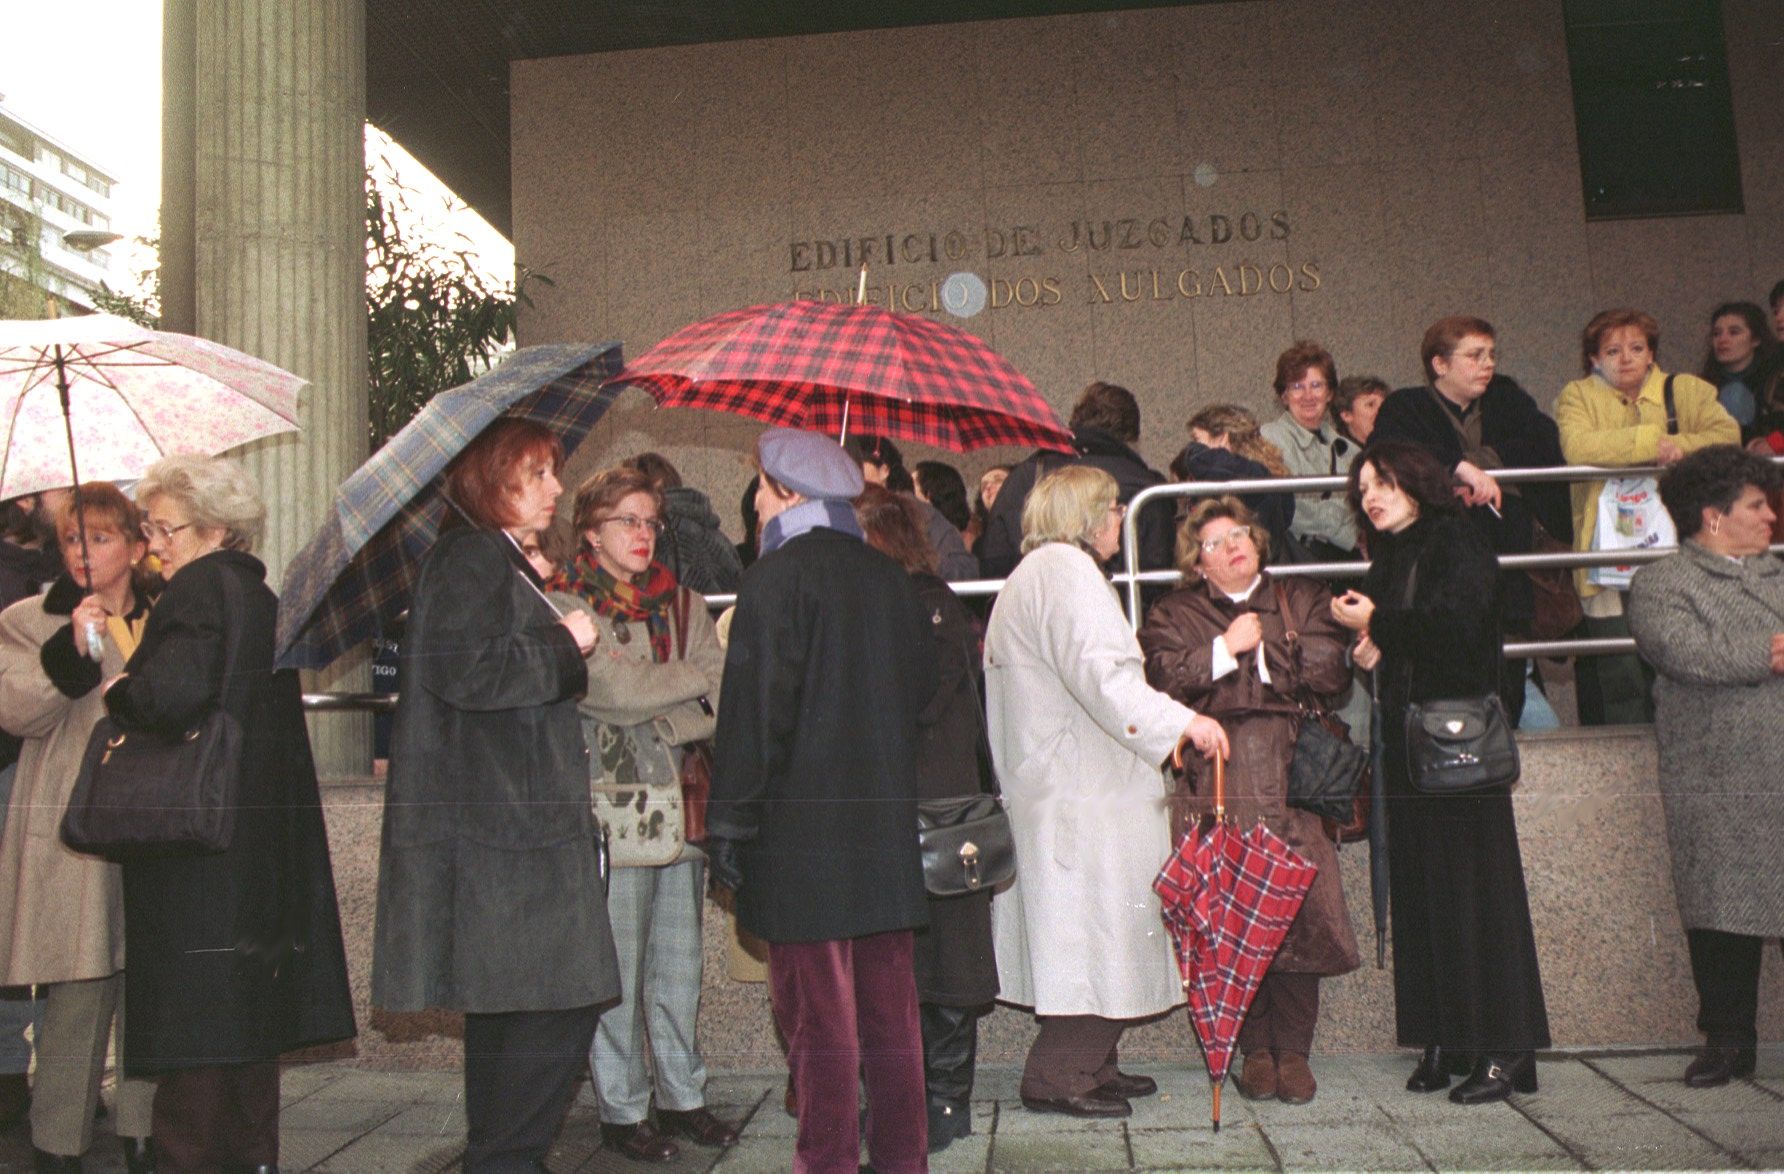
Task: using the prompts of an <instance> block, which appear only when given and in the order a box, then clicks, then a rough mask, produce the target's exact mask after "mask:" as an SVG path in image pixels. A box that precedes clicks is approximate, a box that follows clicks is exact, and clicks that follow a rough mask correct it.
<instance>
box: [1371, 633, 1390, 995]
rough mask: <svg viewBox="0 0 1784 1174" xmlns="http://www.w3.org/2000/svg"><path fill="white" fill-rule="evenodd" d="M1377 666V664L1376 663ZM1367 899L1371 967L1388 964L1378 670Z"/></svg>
mask: <svg viewBox="0 0 1784 1174" xmlns="http://www.w3.org/2000/svg"><path fill="white" fill-rule="evenodd" d="M1377 667H1378V669H1379V666H1377ZM1369 702H1370V704H1369V757H1370V758H1371V759H1372V762H1371V764H1370V765H1371V766H1372V767H1373V769H1372V770H1371V771H1370V772H1369V903H1370V905H1371V906H1372V907H1373V911H1374V913H1375V969H1377V970H1385V969H1387V965H1388V780H1387V774H1386V772H1385V770H1384V769H1383V761H1384V759H1383V753H1382V744H1381V741H1382V728H1383V721H1382V716H1381V673H1380V672H1379V671H1377V672H1372V673H1370V674H1369Z"/></svg>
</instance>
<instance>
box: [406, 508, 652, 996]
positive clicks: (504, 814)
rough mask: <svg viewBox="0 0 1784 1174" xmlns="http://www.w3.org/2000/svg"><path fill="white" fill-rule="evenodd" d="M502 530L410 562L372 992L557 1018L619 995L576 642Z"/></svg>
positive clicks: (466, 532) (453, 533)
mask: <svg viewBox="0 0 1784 1174" xmlns="http://www.w3.org/2000/svg"><path fill="white" fill-rule="evenodd" d="M522 568H523V564H521V563H520V562H519V553H518V551H517V549H516V548H515V546H514V544H513V543H512V542H511V541H510V540H509V539H508V538H507V536H505V535H503V534H501V533H499V532H495V531H490V530H480V529H470V528H461V529H457V530H450V531H448V532H447V533H445V534H443V535H441V537H440V540H439V541H438V542H436V543H435V544H434V548H433V550H432V551H431V552H429V554H428V557H427V561H426V562H425V563H424V564H423V565H422V568H421V577H420V579H419V580H418V581H417V583H416V585H415V602H414V604H413V606H412V607H411V608H410V612H409V626H408V628H407V629H406V630H405V631H404V634H403V648H402V666H401V677H402V683H403V687H402V693H401V699H400V701H399V702H398V705H397V710H396V721H395V724H394V726H393V728H392V730H391V748H390V782H389V786H388V788H387V789H386V792H385V800H384V838H383V847H382V851H381V852H380V855H379V859H378V924H377V931H376V937H375V942H374V947H373V956H372V1002H373V1004H374V1005H375V1006H378V1007H383V1008H385V1009H386V1010H391V1011H418V1010H421V1009H423V1008H426V1007H443V1008H447V1009H450V1010H456V1011H474V1012H483V1013H488V1012H500V1011H557V1010H565V1009H568V1008H572V1007H586V1006H590V1005H592V1004H595V1003H601V1002H605V1001H606V1000H608V999H611V998H615V997H617V996H618V995H619V967H618V964H617V962H616V961H615V959H614V952H613V934H612V931H611V929H610V928H609V926H608V922H607V898H606V892H605V890H604V889H603V887H602V885H601V878H600V875H599V873H598V871H597V868H596V857H595V824H594V816H593V813H592V812H591V811H590V808H589V760H588V750H587V748H586V747H585V746H584V745H583V741H582V722H581V720H580V719H579V718H578V717H577V714H576V701H577V698H578V697H580V696H581V695H582V693H583V690H584V687H585V686H586V684H587V682H588V673H587V670H586V669H585V668H584V667H583V660H582V653H581V652H580V651H579V650H578V649H577V647H576V641H575V639H574V638H572V637H571V635H570V634H569V632H567V631H566V630H565V629H564V627H563V625H562V624H560V623H559V622H558V615H557V613H556V612H555V611H554V610H553V609H552V608H551V606H550V605H549V604H547V603H546V602H545V600H544V599H543V598H541V597H540V596H539V594H538V593H537V592H536V591H534V590H533V588H532V587H531V586H530V585H529V583H528V581H527V579H526V578H523V575H526V574H528V573H529V571H528V570H523V569H522Z"/></svg>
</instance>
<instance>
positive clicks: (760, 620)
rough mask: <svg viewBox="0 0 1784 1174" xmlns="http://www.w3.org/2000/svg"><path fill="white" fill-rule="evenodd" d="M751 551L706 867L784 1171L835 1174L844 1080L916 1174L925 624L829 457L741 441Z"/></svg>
mask: <svg viewBox="0 0 1784 1174" xmlns="http://www.w3.org/2000/svg"><path fill="white" fill-rule="evenodd" d="M757 454H758V457H759V460H760V464H761V469H762V480H761V487H760V489H759V490H758V491H757V494H756V507H757V509H758V511H759V512H760V516H761V519H762V530H761V554H760V556H759V557H758V558H757V559H756V561H755V563H753V564H752V565H751V566H750V568H749V570H748V571H746V572H745V573H744V577H743V587H742V589H741V591H740V592H739V594H738V597H737V612H736V615H735V617H734V618H733V619H732V621H731V629H730V644H729V647H728V649H727V652H726V658H725V675H724V685H723V690H722V692H723V693H724V697H725V704H724V706H723V708H722V709H721V710H720V711H719V723H718V730H717V732H716V734H715V735H714V739H713V744H714V752H715V756H716V760H715V763H714V777H713V784H712V804H711V808H710V811H709V816H708V820H707V832H708V840H707V857H708V862H709V864H708V866H709V868H710V869H711V871H712V875H713V880H714V882H715V883H716V884H718V885H720V886H722V887H724V888H728V889H730V890H732V891H733V892H734V893H735V894H736V909H737V921H738V924H739V925H740V926H742V928H743V929H745V930H747V931H748V932H750V933H752V934H754V935H755V936H756V937H758V938H761V939H762V940H763V941H765V942H767V943H768V967H769V989H770V995H771V997H772V999H773V1002H774V1016H775V1021H776V1023H778V1024H779V1026H780V1029H781V1034H782V1035H784V1036H785V1037H786V1041H787V1064H788V1068H789V1069H790V1071H791V1074H792V1078H793V1087H794V1091H795V1093H796V1095H797V1100H798V1109H799V1114H798V1115H799V1140H798V1144H797V1147H796V1153H795V1158H794V1169H795V1170H839V1169H848V1170H853V1169H855V1167H856V1164H857V1162H858V1161H859V1156H860V1117H859V1115H858V1101H857V1097H858V1089H859V1085H858V1079H857V1078H858V1073H859V1072H860V1071H861V1070H863V1069H865V1071H866V1073H867V1090H868V1098H867V1099H868V1108H867V1118H866V1120H867V1150H868V1154H869V1160H870V1162H871V1164H872V1165H873V1167H874V1168H875V1169H878V1170H921V1169H923V1168H924V1164H925V1161H926V1154H925V1150H926V1146H927V1132H928V1131H927V1128H926V1121H925V1117H926V1114H925V1096H924V1084H923V1043H922V1037H921V1034H920V1032H919V1028H918V1020H917V988H916V981H915V978H914V976H913V973H912V964H913V963H912V957H913V941H912V931H913V930H914V929H916V928H917V927H919V926H922V925H924V924H926V923H927V921H928V918H929V913H928V902H927V899H926V894H925V893H924V889H923V870H922V861H921V856H920V853H919V851H918V847H917V775H916V761H917V725H918V715H919V714H920V713H921V711H922V709H923V707H924V706H925V705H926V704H927V703H928V701H929V699H930V697H931V695H932V694H933V693H934V692H935V687H936V659H935V650H934V645H933V642H932V641H931V640H930V638H929V627H930V624H929V614H928V613H927V612H926V611H924V610H923V608H922V606H921V605H920V604H919V603H918V600H917V595H916V591H915V589H914V588H913V587H912V586H911V582H910V577H909V576H908V575H906V574H905V572H904V569H903V568H902V567H900V566H899V565H898V564H897V563H896V562H893V561H892V560H891V559H890V558H888V557H886V556H885V555H883V554H881V553H880V552H879V551H877V550H874V549H873V548H872V547H870V546H868V545H867V544H866V542H864V541H863V540H862V532H861V527H860V524H859V523H858V522H857V521H856V520H855V512H854V509H853V507H852V506H851V504H850V500H851V499H852V498H854V497H855V496H856V495H857V494H859V493H860V492H861V489H862V485H863V481H862V477H861V470H860V468H859V467H858V466H857V465H856V464H855V462H854V461H853V460H852V459H851V458H850V457H849V456H848V454H846V453H845V452H844V451H843V450H842V448H841V447H840V446H839V445H837V443H836V442H835V441H833V440H831V439H829V438H827V437H824V436H820V435H818V434H817V433H813V432H801V431H798V430H795V429H790V428H774V429H770V430H769V431H767V432H765V433H763V435H762V437H761V440H760V441H759V442H758V443H757Z"/></svg>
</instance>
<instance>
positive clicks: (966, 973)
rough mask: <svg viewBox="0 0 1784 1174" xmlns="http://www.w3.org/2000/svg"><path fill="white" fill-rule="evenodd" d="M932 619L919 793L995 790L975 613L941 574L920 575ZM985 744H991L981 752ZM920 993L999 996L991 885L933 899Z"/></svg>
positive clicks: (968, 998)
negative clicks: (933, 680) (935, 681)
mask: <svg viewBox="0 0 1784 1174" xmlns="http://www.w3.org/2000/svg"><path fill="white" fill-rule="evenodd" d="M913 579H914V582H915V583H916V587H917V597H918V599H919V600H920V601H921V602H922V604H923V610H924V612H925V613H926V614H927V615H928V618H929V625H928V627H929V635H930V639H931V641H932V642H933V643H934V645H935V656H936V667H937V671H938V672H939V673H940V677H941V681H940V684H939V685H937V687H936V690H935V696H934V697H932V698H931V699H930V701H929V704H928V705H927V706H925V707H924V708H923V712H922V714H921V715H920V717H919V721H920V723H921V724H920V728H919V731H918V734H917V797H918V798H919V799H948V798H952V797H954V796H957V795H976V794H978V793H980V792H981V791H989V790H990V789H991V787H990V786H989V783H990V779H989V778H987V777H986V772H987V771H989V769H990V748H989V746H988V745H987V744H986V742H985V735H984V722H985V709H984V703H983V702H982V701H981V700H980V699H979V661H980V656H979V637H978V633H977V631H976V630H975V628H974V626H973V620H972V615H971V614H970V613H969V612H968V611H967V610H966V606H965V605H964V604H963V603H961V601H960V597H959V596H957V595H955V594H954V592H953V591H952V590H950V589H949V587H948V585H947V584H946V583H945V582H943V581H942V580H941V579H938V578H937V577H935V576H934V575H916V576H913ZM981 747H984V750H983V753H981ZM914 961H915V964H916V971H917V997H918V998H919V999H920V1000H922V1001H923V1002H925V1003H940V1004H942V1005H943V1006H948V1007H977V1006H980V1005H982V1004H985V1003H989V1002H990V1001H991V1000H992V999H994V998H996V997H997V957H996V955H995V954H994V953H993V952H992V948H991V892H990V890H986V891H984V892H980V893H966V894H964V895H962V896H958V897H933V896H932V897H930V898H929V928H928V929H926V930H922V931H920V932H919V933H918V934H917V941H916V952H915V957H914Z"/></svg>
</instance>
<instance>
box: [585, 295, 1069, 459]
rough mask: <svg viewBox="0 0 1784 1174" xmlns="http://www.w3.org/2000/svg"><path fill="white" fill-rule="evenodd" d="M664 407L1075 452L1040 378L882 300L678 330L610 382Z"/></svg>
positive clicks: (962, 448) (963, 446) (818, 305)
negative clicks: (625, 385) (629, 386)
mask: <svg viewBox="0 0 1784 1174" xmlns="http://www.w3.org/2000/svg"><path fill="white" fill-rule="evenodd" d="M610 382H612V383H629V384H632V385H634V386H636V387H640V388H643V389H644V390H645V391H648V392H649V393H650V394H651V395H652V396H654V397H655V398H656V401H657V403H658V404H659V405H660V406H662V407H665V408H709V409H712V410H714V411H720V412H733V413H736V414H737V415H740V416H749V417H751V418H752V419H756V420H764V421H766V422H767V423H769V424H774V425H780V426H783V427H790V428H809V429H811V430H813V431H816V432H823V433H827V434H829V435H831V436H837V437H844V438H846V436H847V432H848V430H849V429H850V428H853V429H854V430H856V431H857V432H869V433H875V434H878V435H882V436H892V437H896V438H897V439H899V440H914V441H918V442H919V443H922V444H932V445H935V446H937V447H938V448H947V449H952V450H954V451H955V452H966V451H967V450H968V449H974V448H986V447H989V446H991V445H998V444H1010V445H1022V446H1024V447H1034V446H1038V447H1041V448H1055V449H1066V450H1069V449H1070V448H1071V442H1072V437H1071V433H1070V432H1068V431H1067V430H1066V428H1065V427H1064V426H1063V425H1062V424H1061V423H1060V422H1059V417H1058V415H1056V414H1055V413H1054V411H1053V409H1052V407H1051V406H1049V405H1048V403H1047V401H1046V400H1044V399H1042V398H1041V396H1040V393H1039V392H1037V391H1035V389H1034V384H1032V383H1030V382H1029V381H1028V379H1027V378H1026V377H1025V376H1024V375H1023V374H1022V373H1021V372H1020V371H1018V370H1016V368H1015V367H1013V366H1011V365H1010V362H1009V360H1008V359H1005V358H1004V357H1003V356H1002V355H1000V354H998V353H997V352H996V351H994V350H992V349H991V348H990V347H988V346H986V345H985V344H984V343H983V342H981V341H979V340H978V339H976V338H974V337H973V336H972V335H970V334H967V333H965V332H964V331H960V330H956V329H955V328H954V327H952V326H946V325H943V324H942V323H940V322H935V321H931V320H930V319H928V318H924V317H921V316H919V315H916V314H900V313H896V312H894V311H891V310H886V309H882V308H881V307H879V306H873V305H852V306H850V305H838V304H836V303H834V302H816V301H797V302H776V303H772V304H769V305H762V306H750V307H747V308H745V309H742V310H731V311H728V312H726V313H723V314H719V315H716V316H714V317H712V318H707V319H704V320H703V321H700V322H696V323H694V324H693V325H692V326H685V327H683V328H682V329H680V330H678V331H676V332H675V333H674V334H672V335H670V336H669V337H668V338H666V339H664V340H663V341H662V342H660V343H658V344H657V345H656V346H654V347H652V348H651V349H650V350H649V351H648V352H646V353H645V354H644V355H643V356H642V357H641V358H639V359H638V360H637V361H635V362H633V363H631V364H629V365H627V367H626V369H625V370H624V371H621V372H620V373H619V374H618V375H616V376H614V378H613V379H612V380H611V381H610Z"/></svg>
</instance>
